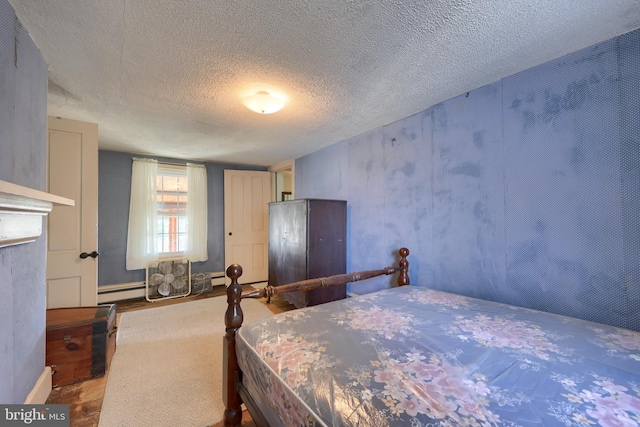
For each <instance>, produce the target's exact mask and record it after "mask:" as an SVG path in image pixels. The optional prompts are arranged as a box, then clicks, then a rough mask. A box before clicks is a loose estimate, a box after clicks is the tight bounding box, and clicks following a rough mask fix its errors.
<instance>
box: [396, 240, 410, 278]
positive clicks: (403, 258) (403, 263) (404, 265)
mask: <svg viewBox="0 0 640 427" xmlns="http://www.w3.org/2000/svg"><path fill="white" fill-rule="evenodd" d="M398 252H399V253H400V263H399V265H400V275H399V276H398V285H399V286H405V285H409V261H407V257H408V256H409V249H407V248H401V249H400V250H399V251H398Z"/></svg>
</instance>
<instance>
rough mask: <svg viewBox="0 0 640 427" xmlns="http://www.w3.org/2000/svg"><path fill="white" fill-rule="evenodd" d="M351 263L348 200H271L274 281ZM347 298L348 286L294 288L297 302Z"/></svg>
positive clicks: (291, 296)
mask: <svg viewBox="0 0 640 427" xmlns="http://www.w3.org/2000/svg"><path fill="white" fill-rule="evenodd" d="M346 268H347V202H346V201H344V200H325V199H296V200H291V201H286V202H274V203H269V284H270V285H271V286H279V285H284V284H287V283H291V282H297V281H300V280H305V279H313V278H317V277H327V276H332V275H334V274H344V273H346ZM345 297H346V286H345V285H343V286H332V287H328V288H324V289H316V290H313V291H307V292H292V293H287V294H284V295H283V298H284V299H286V300H287V301H289V302H290V303H292V304H293V305H295V306H296V307H298V308H300V307H307V306H312V305H317V304H322V303H325V302H329V301H334V300H337V299H343V298H345Z"/></svg>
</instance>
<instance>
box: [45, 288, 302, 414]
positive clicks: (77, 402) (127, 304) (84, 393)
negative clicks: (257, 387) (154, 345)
mask: <svg viewBox="0 0 640 427" xmlns="http://www.w3.org/2000/svg"><path fill="white" fill-rule="evenodd" d="M251 290H253V287H252V286H250V285H243V291H245V292H246V291H251ZM224 294H225V287H224V286H215V287H214V288H213V289H212V290H211V291H210V292H205V293H202V294H199V295H190V296H187V297H184V298H175V299H168V300H161V301H157V302H153V303H151V302H148V301H147V300H145V299H144V298H139V299H134V300H127V301H118V302H117V303H116V312H117V314H118V320H117V322H118V323H119V321H120V315H121V314H122V313H126V312H127V311H133V310H144V309H148V308H153V307H160V306H163V305H171V304H179V303H182V302H187V301H194V300H197V299H203V298H212V297H216V296H220V295H224ZM266 306H267V307H269V309H271V311H273V312H274V313H280V312H283V311H287V310H291V309H293V308H294V307H293V306H292V305H291V304H289V303H288V302H286V301H284V300H283V299H281V298H280V297H278V296H276V297H274V298H272V299H271V303H269V304H266ZM220 320H221V321H222V319H220ZM117 352H118V349H117V348H116V353H117ZM108 375H109V372H107V373H106V374H105V375H104V376H103V377H100V378H94V379H91V380H88V381H83V382H80V383H76V384H70V385H66V386H62V387H56V388H54V389H53V390H52V391H51V394H50V395H49V398H48V399H47V403H49V404H58V403H59V404H68V405H69V417H70V419H71V420H70V427H97V426H98V420H99V419H100V410H101V408H102V400H103V398H104V391H105V387H106V385H107V379H108ZM221 392H222V391H221ZM220 398H222V397H220ZM242 425H243V426H246V427H255V424H254V423H253V420H252V419H251V416H250V415H249V414H248V413H244V414H243V417H242ZM132 427H133V426H132ZM203 427H205V426H203ZM212 427H222V423H219V424H216V425H214V426H212Z"/></svg>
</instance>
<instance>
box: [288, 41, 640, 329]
mask: <svg viewBox="0 0 640 427" xmlns="http://www.w3.org/2000/svg"><path fill="white" fill-rule="evenodd" d="M638 88H640V31H635V32H631V33H628V34H625V35H623V36H620V37H617V38H615V39H612V40H608V41H605V42H602V43H599V44H597V45H594V46H591V47H589V48H586V49H583V50H581V51H579V52H575V53H573V54H570V55H567V56H565V57H562V58H559V59H557V60H554V61H551V62H549V63H546V64H542V65H540V66H537V67H535V68H532V69H529V70H526V71H524V72H521V73H519V74H516V75H514V76H510V77H507V78H504V79H502V80H500V81H498V82H495V83H493V84H490V85H487V86H485V87H482V88H479V89H475V90H473V91H471V92H469V93H465V94H462V95H460V96H458V97H456V98H453V99H450V100H447V101H445V102H442V103H440V104H437V105H434V106H432V107H430V108H427V109H426V110H424V111H422V112H420V113H418V114H415V115H413V116H410V117H407V118H405V119H402V120H399V121H397V122H395V123H391V124H389V125H386V126H382V127H380V128H377V129H373V130H371V131H370V132H367V133H365V134H362V135H359V136H356V137H353V138H351V139H349V140H346V141H341V142H339V143H337V144H335V145H332V146H330V147H328V148H326V149H324V150H321V151H319V152H316V153H313V154H311V155H308V156H305V157H303V158H300V159H297V160H296V165H295V171H296V177H295V185H296V196H297V197H319V198H322V197H324V198H340V199H346V200H347V201H348V202H349V224H348V230H349V235H348V239H349V240H348V249H349V251H348V252H349V259H348V268H349V270H350V271H357V270H362V269H369V268H378V267H380V266H382V265H387V264H389V263H390V262H391V260H392V259H393V256H394V253H395V251H396V250H397V248H399V247H401V246H407V247H408V248H409V249H410V250H411V251H412V254H411V256H410V262H411V280H412V282H413V283H419V284H422V285H427V286H430V287H433V288H437V289H442V290H447V291H452V292H456V293H460V294H465V295H470V296H476V297H480V298H485V299H492V300H496V301H501V302H507V303H512V304H517V305H522V306H526V307H531V308H536V309H542V310H547V311H552V312H556V313H560V314H566V315H570V316H574V317H580V318H585V319H589V320H594V321H598V322H602V323H610V324H613V325H616V326H622V327H626V328H631V329H636V330H640V215H639V212H640V211H639V210H638V208H639V206H638V205H639V203H640V147H639V145H640V90H639V89H638ZM390 284H391V280H390V279H388V278H384V279H379V280H378V281H376V282H373V283H370V284H364V286H362V285H357V287H356V285H353V286H351V287H350V291H352V292H354V291H355V292H369V291H372V290H375V289H379V288H383V287H387V286H390Z"/></svg>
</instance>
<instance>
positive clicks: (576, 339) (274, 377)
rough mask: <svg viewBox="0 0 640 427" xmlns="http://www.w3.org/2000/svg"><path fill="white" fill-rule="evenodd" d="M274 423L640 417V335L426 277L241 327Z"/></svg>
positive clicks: (251, 377)
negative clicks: (445, 287)
mask: <svg viewBox="0 0 640 427" xmlns="http://www.w3.org/2000/svg"><path fill="white" fill-rule="evenodd" d="M238 357H239V363H240V366H241V368H242V370H243V372H244V382H245V384H246V385H247V387H248V388H249V389H250V390H251V393H252V396H254V397H257V396H259V398H258V399H257V400H258V404H259V405H260V406H261V407H262V408H263V412H265V414H266V415H267V418H268V421H269V423H270V425H271V426H277V425H284V426H287V427H289V426H306V425H327V426H414V427H418V426H640V333H638V332H632V331H629V330H625V329H619V328H614V327H610V326H605V325H600V324H597V323H591V322H586V321H582V320H576V319H572V318H568V317H563V316H558V315H553V314H548V313H542V312H538V311H534V310H528V309H523V308H517V307H513V306H508V305H503V304H497V303H492V302H489V301H484V300H479V299H474V298H467V297H462V296H459V295H453V294H448V293H444V292H439V291H435V290H430V289H427V288H424V287H419V286H405V287H400V288H394V289H389V290H384V291H380V292H376V293H372V294H368V295H363V296H359V297H355V298H349V299H346V300H342V301H336V302H333V303H329V304H323V305H320V306H315V307H310V308H306V309H300V310H294V311H289V312H285V313H281V314H278V315H276V316H273V317H271V318H268V319H265V320H262V321H259V322H255V323H251V324H248V325H244V326H243V327H242V328H241V330H240V333H239V339H238Z"/></svg>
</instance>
